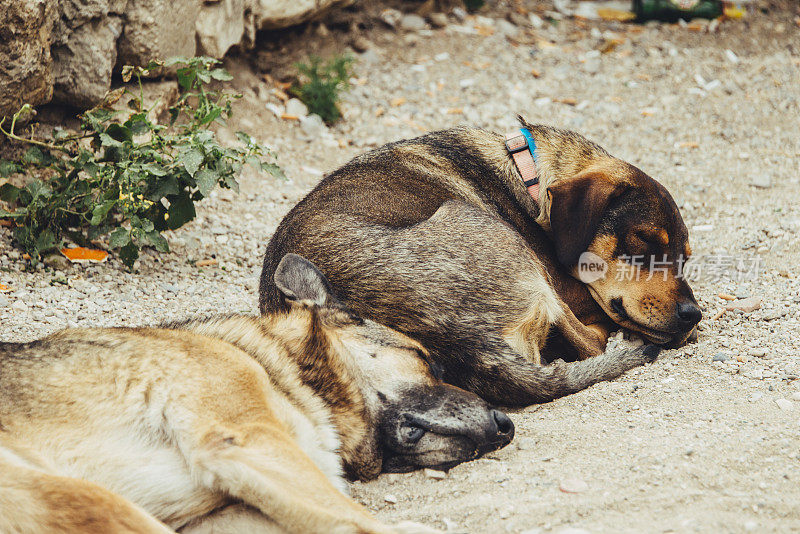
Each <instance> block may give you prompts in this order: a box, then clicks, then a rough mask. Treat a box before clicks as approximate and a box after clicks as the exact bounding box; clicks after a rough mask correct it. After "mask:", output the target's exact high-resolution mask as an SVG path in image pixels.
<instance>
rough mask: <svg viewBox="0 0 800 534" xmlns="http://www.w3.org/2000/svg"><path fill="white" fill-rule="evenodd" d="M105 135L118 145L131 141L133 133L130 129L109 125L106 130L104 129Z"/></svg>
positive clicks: (118, 125)
mask: <svg viewBox="0 0 800 534" xmlns="http://www.w3.org/2000/svg"><path fill="white" fill-rule="evenodd" d="M106 133H107V134H108V135H110V136H111V137H112V138H113V139H114V140H115V141H119V142H120V143H124V142H126V141H132V140H133V133H132V132H131V130H130V128H127V127H125V126H122V125H120V124H109V125H108V128H106Z"/></svg>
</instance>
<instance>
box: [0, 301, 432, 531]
mask: <svg viewBox="0 0 800 534" xmlns="http://www.w3.org/2000/svg"><path fill="white" fill-rule="evenodd" d="M333 315H334V317H324V318H320V314H319V313H317V312H315V311H314V309H313V307H308V306H304V305H300V306H296V307H295V308H294V309H293V311H292V312H290V313H289V314H278V315H275V316H266V317H263V318H250V317H229V318H218V319H210V320H203V321H190V322H188V323H184V324H180V325H176V326H175V327H172V328H170V329H165V328H160V329H159V328H136V329H85V330H65V331H62V332H59V333H56V334H53V335H51V336H49V337H47V338H45V339H43V340H41V341H38V342H33V343H30V344H20V345H14V344H5V345H4V344H0V531H2V532H4V533H5V532H26V533H27V532H34V533H37V532H42V533H44V532H98V533H100V532H104V533H105V532H110V533H117V532H119V533H123V532H131V533H133V532H137V533H138V532H142V533H144V532H168V531H169V530H168V529H167V528H166V527H164V526H163V525H161V524H160V523H159V522H158V521H157V520H156V519H155V518H157V519H158V520H161V521H163V522H164V523H166V524H167V525H168V526H169V527H171V528H173V529H181V528H184V527H185V529H186V532H192V533H198V532H243V530H242V529H243V528H244V529H245V530H246V531H247V532H278V531H279V532H297V533H306V532H319V533H328V532H341V533H350V532H352V533H366V532H370V533H389V532H400V531H401V530H400V529H397V530H395V529H393V528H391V527H388V526H385V525H382V524H381V523H379V522H378V521H377V520H375V519H373V518H372V517H371V516H370V515H369V514H368V512H367V511H366V510H365V509H364V508H363V507H361V506H360V505H358V504H356V503H355V502H354V501H352V500H350V499H349V498H348V497H346V495H345V494H344V493H343V491H344V490H346V485H345V483H344V481H343V479H342V469H341V460H340V458H339V455H338V453H339V452H340V445H341V452H342V454H344V455H347V454H351V455H352V454H356V453H357V452H358V451H359V450H362V449H363V442H365V441H367V442H368V441H370V437H369V435H370V434H372V433H374V428H371V425H370V423H369V411H370V407H369V406H368V404H369V403H371V402H372V401H371V400H368V397H369V398H370V399H371V395H372V394H371V393H370V392H369V391H368V387H371V385H369V384H367V376H366V375H367V374H369V373H370V372H371V371H370V370H369V369H364V368H363V361H360V360H359V357H358V356H357V355H355V354H354V350H357V349H354V347H355V346H357V345H359V344H361V345H363V347H361V350H368V351H378V352H380V351H381V350H382V349H381V346H378V345H375V344H369V343H368V342H367V341H366V340H364V339H360V338H359V336H358V334H357V331H356V330H354V329H355V328H356V327H355V326H353V327H352V328H351V327H348V326H346V325H345V326H342V325H341V324H338V323H337V321H338V319H337V318H336V317H335V313H334V314H333ZM354 324H355V323H354ZM315 325H316V326H315ZM317 327H318V328H320V329H321V330H320V333H319V335H322V336H326V335H328V334H329V338H330V339H331V343H330V345H329V352H328V353H327V356H326V358H327V360H328V361H327V365H328V366H329V367H328V368H327V369H326V368H324V367H325V365H326V363H325V362H319V366H320V367H321V368H322V370H321V372H324V373H327V374H328V376H329V377H330V380H331V381H340V380H344V384H345V385H347V386H348V387H349V389H347V394H346V395H344V396H343V398H342V399H341V400H342V402H341V403H340V404H337V405H336V406H330V405H329V404H327V403H326V402H323V400H322V399H321V397H320V395H319V392H317V391H315V390H314V389H312V388H311V387H310V386H309V385H308V384H307V383H305V382H304V380H303V376H304V373H308V372H309V371H308V370H303V369H300V367H299V362H302V361H303V355H302V354H297V352H296V351H298V350H303V348H304V345H303V341H304V340H307V339H308V336H309V335H310V331H311V330H312V329H313V328H317ZM376 328H377V326H376ZM381 332H383V334H384V335H388V336H390V338H391V343H387V342H386V341H384V344H385V345H386V346H387V349H386V350H388V351H389V353H390V354H388V357H385V358H384V357H381V358H374V359H376V360H378V361H379V362H380V363H377V362H376V363H375V364H374V365H375V366H377V367H376V368H375V369H374V371H375V372H376V373H377V374H379V375H381V376H379V378H378V382H380V381H383V382H384V383H383V384H381V385H382V386H383V387H388V386H389V385H390V384H387V383H386V382H387V381H389V380H390V378H389V377H390V376H391V379H392V380H393V381H394V384H400V385H401V386H402V385H403V383H404V381H407V382H409V383H415V381H418V380H419V379H420V378H421V377H426V376H429V375H428V373H427V370H426V369H425V364H424V363H418V361H417V358H416V357H411V358H409V357H408V354H405V356H406V357H405V358H401V357H397V355H394V356H393V355H392V354H391V352H392V351H401V350H406V351H407V352H410V353H411V354H413V353H414V352H415V351H417V350H420V349H421V348H420V347H419V345H418V344H417V343H415V342H413V341H411V340H409V339H408V338H406V337H405V336H402V335H401V334H399V333H396V332H391V331H389V330H388V329H384V330H381ZM386 332H390V333H389V334H386ZM326 339H327V338H326ZM387 340H388V338H387ZM399 347H407V348H404V349H401V348H399ZM368 357H369V356H368ZM386 366H391V369H388V368H386ZM404 366H405V367H404ZM265 371H267V372H265ZM310 372H316V371H315V370H312V371H310ZM423 380H424V378H423ZM428 380H431V379H430V378H428ZM344 397H347V398H344ZM339 436H341V437H342V441H341V442H340V439H339ZM373 446H374V444H373ZM353 460H354V461H355V460H357V459H355V458H354V459H353ZM46 466H51V467H46ZM134 502H135V503H137V504H138V505H139V506H141V507H142V508H143V509H144V510H146V511H147V512H144V511H143V510H142V509H140V508H139V507H138V506H137V505H134V504H132V503H134ZM237 502H240V503H244V505H246V508H243V507H239V508H230V505H232V504H234V503H237ZM237 510H238V511H239V512H241V513H237ZM148 514H149V515H148ZM402 531H403V532H432V530H431V529H427V528H425V527H422V526H421V525H415V526H409V527H407V528H404V529H402Z"/></svg>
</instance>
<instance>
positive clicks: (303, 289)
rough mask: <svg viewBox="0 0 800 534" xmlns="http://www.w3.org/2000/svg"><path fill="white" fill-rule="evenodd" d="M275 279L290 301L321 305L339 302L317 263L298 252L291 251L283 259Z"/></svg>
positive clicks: (276, 271)
mask: <svg viewBox="0 0 800 534" xmlns="http://www.w3.org/2000/svg"><path fill="white" fill-rule="evenodd" d="M274 279H275V285H276V286H278V289H280V291H281V293H283V295H284V296H285V297H286V300H288V301H289V302H301V301H305V302H307V303H310V304H314V305H316V306H321V307H322V306H330V305H333V304H335V303H337V300H336V297H334V296H333V292H332V290H331V285H330V284H329V283H328V280H327V278H325V275H324V274H322V273H321V272H320V270H319V269H317V266H316V265H314V264H313V263H311V262H310V261H308V260H307V259H305V258H304V257H302V256H299V255H297V254H291V253H290V254H287V255H285V256H284V257H283V258H282V259H281V261H280V263H279V264H278V268H277V269H275V277H274Z"/></svg>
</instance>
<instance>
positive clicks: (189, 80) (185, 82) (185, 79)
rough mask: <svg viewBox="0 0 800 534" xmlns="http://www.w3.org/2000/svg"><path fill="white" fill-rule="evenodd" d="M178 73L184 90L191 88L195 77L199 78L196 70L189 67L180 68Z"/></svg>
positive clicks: (179, 82) (179, 81)
mask: <svg viewBox="0 0 800 534" xmlns="http://www.w3.org/2000/svg"><path fill="white" fill-rule="evenodd" d="M176 74H177V76H178V84H179V85H180V86H181V87H183V89H184V90H189V89H191V88H192V85H193V84H194V81H195V79H196V78H197V76H196V75H195V73H194V71H193V70H192V69H189V68H182V69H178V72H177V73H176Z"/></svg>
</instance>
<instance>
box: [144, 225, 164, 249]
mask: <svg viewBox="0 0 800 534" xmlns="http://www.w3.org/2000/svg"><path fill="white" fill-rule="evenodd" d="M145 239H146V240H147V242H148V243H149V244H150V245H152V246H153V247H154V248H155V249H156V250H157V251H159V252H169V243H167V240H166V239H164V236H163V235H161V233H160V232H159V231H158V230H151V231H149V232H147V234H146V235H145Z"/></svg>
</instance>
